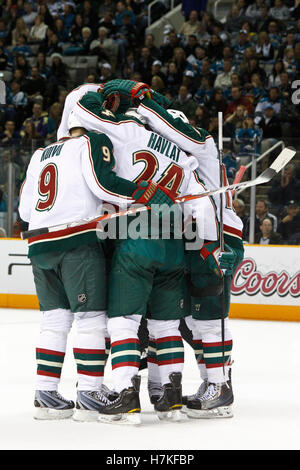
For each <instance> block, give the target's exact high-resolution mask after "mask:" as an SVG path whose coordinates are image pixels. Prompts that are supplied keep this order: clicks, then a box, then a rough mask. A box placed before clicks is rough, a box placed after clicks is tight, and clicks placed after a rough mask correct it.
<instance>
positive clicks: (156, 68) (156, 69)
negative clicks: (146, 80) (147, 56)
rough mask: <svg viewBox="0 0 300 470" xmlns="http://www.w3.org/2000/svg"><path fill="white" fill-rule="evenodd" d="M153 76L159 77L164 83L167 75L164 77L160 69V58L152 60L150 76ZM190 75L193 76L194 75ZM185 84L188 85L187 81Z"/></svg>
mask: <svg viewBox="0 0 300 470" xmlns="http://www.w3.org/2000/svg"><path fill="white" fill-rule="evenodd" d="M154 76H158V77H160V78H161V80H162V81H163V82H164V84H165V83H166V80H167V77H166V74H165V73H164V72H163V71H162V63H161V61H160V60H154V62H152V65H151V77H154ZM192 77H194V75H193V76H192ZM151 79H152V78H151ZM164 86H165V85H164ZM187 86H188V83H187Z"/></svg>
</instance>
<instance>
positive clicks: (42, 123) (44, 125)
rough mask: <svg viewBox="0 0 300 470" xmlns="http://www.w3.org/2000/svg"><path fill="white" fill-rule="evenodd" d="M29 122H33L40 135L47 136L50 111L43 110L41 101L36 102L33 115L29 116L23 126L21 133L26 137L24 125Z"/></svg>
mask: <svg viewBox="0 0 300 470" xmlns="http://www.w3.org/2000/svg"><path fill="white" fill-rule="evenodd" d="M27 122H32V123H33V124H34V125H35V129H36V132H37V136H38V137H43V138H44V137H46V135H47V133H48V113H47V112H46V111H44V110H43V106H42V104H41V103H34V105H33V107H32V116H31V117H29V118H27V119H26V120H25V121H24V123H23V125H22V128H21V131H20V135H21V137H22V138H23V137H24V135H25V134H24V127H25V124H26V123H27Z"/></svg>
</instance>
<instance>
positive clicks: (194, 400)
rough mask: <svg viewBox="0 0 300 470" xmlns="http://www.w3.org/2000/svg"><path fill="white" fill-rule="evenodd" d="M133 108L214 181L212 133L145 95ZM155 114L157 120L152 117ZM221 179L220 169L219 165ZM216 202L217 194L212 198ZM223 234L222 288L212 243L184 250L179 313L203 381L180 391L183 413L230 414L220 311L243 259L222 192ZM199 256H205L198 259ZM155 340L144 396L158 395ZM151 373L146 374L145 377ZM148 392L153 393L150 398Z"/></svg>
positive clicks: (203, 177)
mask: <svg viewBox="0 0 300 470" xmlns="http://www.w3.org/2000/svg"><path fill="white" fill-rule="evenodd" d="M137 111H138V112H139V113H140V114H142V115H143V116H144V117H145V118H146V119H147V122H148V123H149V125H150V126H151V127H152V128H153V129H155V130H157V132H158V131H159V132H160V134H161V135H162V136H164V137H165V136H167V135H168V136H171V137H172V140H173V141H174V142H176V143H177V145H178V146H180V148H182V149H183V150H185V151H186V152H188V153H191V154H192V155H194V156H195V157H196V158H197V160H198V163H199V166H198V168H197V170H196V175H197V176H198V178H199V181H203V182H204V184H205V187H206V188H207V189H213V188H216V187H218V185H219V177H220V173H219V172H220V170H219V162H218V158H217V149H216V146H215V144H214V141H213V139H212V137H211V136H210V135H209V134H208V133H207V132H206V131H204V130H203V129H195V128H193V127H192V126H191V125H190V124H189V123H188V119H187V118H186V116H185V115H184V114H183V113H181V112H180V111H177V110H168V111H166V110H164V109H162V108H161V107H158V106H157V105H153V103H150V100H148V99H147V98H145V99H144V100H143V101H142V102H141V104H140V106H139V107H138V108H137ZM158 115H159V117H160V121H159V120H157V116H158ZM195 131H196V132H199V134H201V135H202V139H203V140H202V142H201V143H200V141H198V143H196V142H195V140H194V139H193V138H191V137H192V135H193V132H195ZM223 177H224V183H225V184H226V180H225V178H226V173H225V171H224V168H223ZM214 199H215V202H216V205H217V207H218V209H219V207H220V197H219V196H217V197H215V198H214ZM223 210H224V227H223V228H224V239H225V244H226V245H225V248H226V254H225V255H223V263H222V266H223V268H226V269H225V279H224V292H223V293H221V294H220V291H219V292H218V289H219V286H220V285H221V284H220V273H219V270H218V268H217V269H215V268H216V266H217V259H216V258H217V252H218V251H217V248H218V243H207V244H205V245H204V247H203V248H202V249H201V250H200V253H198V255H197V253H195V252H193V251H191V252H187V253H186V267H187V270H188V272H189V273H190V278H191V279H190V280H191V282H192V286H193V291H192V294H191V297H190V300H191V306H190V313H191V314H190V315H188V316H187V318H186V319H185V321H186V324H187V326H188V327H189V328H190V330H191V331H192V334H193V339H194V346H195V351H196V356H197V358H198V364H199V368H200V373H201V378H202V379H203V383H202V384H201V386H200V387H199V390H198V392H197V393H196V394H195V395H193V396H191V397H187V398H186V397H185V399H184V403H185V404H186V405H187V410H188V411H187V412H188V416H190V417H196V418H199V417H200V418H201V417H229V416H232V411H231V407H230V405H231V404H232V402H233V392H232V385H231V381H230V379H229V370H230V358H231V352H232V335H231V332H230V329H229V328H228V318H226V319H225V362H226V364H225V367H224V370H225V377H224V375H223V367H222V366H223V362H222V341H221V333H222V332H221V321H220V319H221V317H222V315H223V314H224V316H225V317H228V312H229V306H230V286H231V281H232V276H233V273H234V271H235V269H236V268H237V266H238V265H239V263H240V262H241V261H242V259H243V252H244V248H243V242H242V233H241V231H242V222H241V220H240V218H239V217H238V216H237V215H236V213H235V211H234V210H233V208H232V200H231V194H230V193H226V196H225V198H224V209H223ZM204 260H206V262H205V263H204ZM221 295H223V296H224V300H225V311H224V312H222V309H223V307H222V298H221ZM156 351H157V346H156V344H155V342H154V343H153V341H152V339H151V341H150V361H149V362H150V364H149V365H150V367H149V375H150V383H149V387H150V390H149V391H150V396H152V401H153V400H156V399H157V396H159V394H160V393H159V383H157V380H156V377H157V373H156V362H157V358H156ZM151 376H152V377H151ZM153 395H154V397H155V398H153Z"/></svg>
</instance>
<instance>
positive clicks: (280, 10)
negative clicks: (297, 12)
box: [269, 0, 290, 21]
mask: <svg viewBox="0 0 300 470" xmlns="http://www.w3.org/2000/svg"><path fill="white" fill-rule="evenodd" d="M269 14H270V17H271V18H273V19H275V20H280V21H286V20H288V19H289V18H290V10H289V8H288V7H287V6H286V5H285V4H284V3H283V1H282V0H275V1H274V6H273V7H271V8H270V12H269Z"/></svg>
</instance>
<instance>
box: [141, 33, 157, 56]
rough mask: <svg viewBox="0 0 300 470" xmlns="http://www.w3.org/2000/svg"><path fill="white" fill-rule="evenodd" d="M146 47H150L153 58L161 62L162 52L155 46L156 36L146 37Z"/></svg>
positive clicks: (147, 35) (149, 35)
mask: <svg viewBox="0 0 300 470" xmlns="http://www.w3.org/2000/svg"><path fill="white" fill-rule="evenodd" d="M144 46H145V47H148V49H149V51H150V55H151V57H153V59H155V60H160V51H159V48H158V47H156V46H155V44H154V35H153V34H151V33H148V34H146V35H145V42H144Z"/></svg>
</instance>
